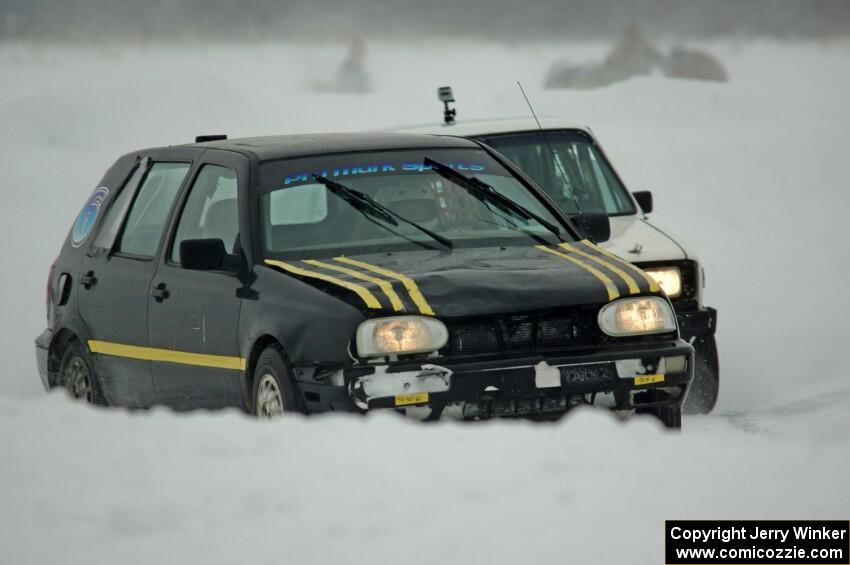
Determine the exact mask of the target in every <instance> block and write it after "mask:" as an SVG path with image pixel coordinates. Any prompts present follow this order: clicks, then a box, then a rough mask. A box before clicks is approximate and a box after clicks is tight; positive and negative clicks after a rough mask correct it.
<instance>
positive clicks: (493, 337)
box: [442, 306, 606, 356]
mask: <svg viewBox="0 0 850 565" xmlns="http://www.w3.org/2000/svg"><path fill="white" fill-rule="evenodd" d="M597 311H598V307H595V306H591V307H582V308H574V309H571V310H568V311H561V312H547V313H534V314H521V315H507V316H499V317H493V318H478V319H470V320H456V321H450V322H449V324H448V326H449V335H450V339H449V344H448V346H447V347H446V348H445V349H444V350H443V352H442V353H443V354H445V355H453V356H459V355H485V354H490V353H502V352H533V351H541V350H547V349H564V348H570V347H581V346H589V345H595V344H598V343H601V342H602V341H603V340H604V339H606V338H605V336H604V335H603V334H602V333H601V332H600V331H599V329H598V326H597V324H596V315H597Z"/></svg>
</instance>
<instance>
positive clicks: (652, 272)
mask: <svg viewBox="0 0 850 565" xmlns="http://www.w3.org/2000/svg"><path fill="white" fill-rule="evenodd" d="M644 271H646V274H647V275H649V276H650V277H652V278H653V279H655V282H657V283H658V286H660V287H661V290H663V291H664V294H666V295H667V296H669V297H670V298H676V297H677V296H679V295H680V294H682V273H681V272H680V271H679V268H678V267H664V268H662V269H644Z"/></svg>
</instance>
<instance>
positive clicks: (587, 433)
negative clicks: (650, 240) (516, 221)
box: [0, 43, 850, 564]
mask: <svg viewBox="0 0 850 565" xmlns="http://www.w3.org/2000/svg"><path fill="white" fill-rule="evenodd" d="M453 47H454V48H453V49H450V46H447V45H445V44H441V45H439V46H437V45H429V44H420V45H411V46H407V47H404V46H399V45H388V46H372V45H370V46H369V58H368V60H367V61H366V67H367V70H368V71H369V73H370V74H371V75H372V77H373V87H374V90H373V92H372V93H370V94H364V95H361V96H356V97H355V96H345V95H337V94H316V93H313V92H311V91H310V88H311V87H310V85H311V84H313V82H314V81H315V79H316V78H320V77H324V76H327V75H328V73H329V70H330V71H332V70H333V69H335V68H336V66H337V64H338V61H339V60H340V58H341V57H342V56H343V55H344V48H334V47H326V48H315V49H309V50H308V49H305V48H301V47H296V46H286V45H257V46H227V47H208V48H196V49H188V48H181V49H179V50H172V49H167V48H164V47H163V48H150V49H138V50H136V49H129V48H128V49H123V48H108V49H107V48H105V49H101V50H99V51H98V50H94V49H86V48H63V47H49V48H48V47H32V46H26V45H16V44H0V76H3V79H4V80H3V88H2V89H0V170H2V171H3V182H4V190H3V196H4V198H5V200H4V203H3V205H2V206H0V236H2V237H1V238H0V241H2V244H0V245H2V247H0V249H2V258H3V264H4V265H5V266H6V271H5V275H4V277H2V279H0V291H2V292H0V296H2V299H0V300H2V307H3V312H4V319H5V320H6V324H5V326H4V329H3V331H2V334H0V335H2V338H3V339H2V344H0V353H2V359H3V360H4V363H5V364H4V370H3V373H2V376H0V453H2V458H0V562H2V563H15V564H25V563H47V562H55V561H59V560H62V561H63V562H65V563H86V564H93V563H117V562H122V563H127V564H130V563H143V562H144V563H147V562H158V563H194V562H204V563H209V564H213V563H225V562H234V561H237V560H265V561H272V560H274V561H281V562H288V563H312V562H315V563H325V562H330V561H343V560H345V561H350V562H356V563H375V562H387V561H399V560H404V561H405V562H411V563H420V562H421V563H425V562H473V563H474V562H495V563H507V562H519V561H523V562H524V561H528V560H529V559H530V558H531V557H533V558H534V560H535V561H541V562H545V561H546V560H557V561H559V562H562V561H564V559H565V558H568V559H569V561H571V562H579V561H581V560H584V561H591V560H592V561H593V562H611V563H614V562H619V563H622V562H633V563H661V562H662V557H661V554H662V551H663V547H662V546H663V544H662V539H663V538H662V535H663V534H662V532H663V530H662V528H663V520H664V519H665V518H712V517H717V518H803V517H810V518H846V517H847V510H848V506H847V503H846V501H847V499H848V494H850V493H849V492H848V485H847V481H846V477H845V475H846V473H845V472H844V471H843V469H846V467H847V464H848V462H850V436H848V432H847V430H850V411H848V410H847V403H848V401H850V384H848V383H847V378H846V371H847V368H846V367H847V363H846V360H845V352H844V349H845V348H846V346H845V344H844V341H845V336H846V335H847V332H846V329H845V328H846V317H847V315H846V310H847V306H848V303H847V297H846V291H845V288H846V287H847V282H846V281H847V280H848V275H850V267H849V266H848V265H850V262H848V253H847V250H846V245H847V244H846V242H847V235H846V227H845V225H846V221H845V218H846V216H847V213H848V212H847V210H848V209H849V208H850V206H848V204H850V197H849V196H848V192H847V190H846V185H847V181H846V179H847V178H848V177H850V174H848V173H850V171H848V166H849V165H848V163H850V160H848V159H847V158H846V157H845V155H844V154H845V153H846V151H847V148H848V147H850V106H848V105H847V103H846V93H847V92H848V91H850V72H848V71H850V45H848V44H846V43H834V44H824V45H814V44H797V45H776V44H751V45H736V44H721V45H712V46H711V51H712V52H713V53H716V54H718V55H719V56H720V57H721V59H722V60H723V61H724V64H725V65H726V66H727V69H728V70H729V75H730V82H729V83H727V84H723V85H706V84H701V83H690V82H687V81H674V80H656V79H655V78H654V77H645V78H641V79H638V80H631V81H627V82H625V83H622V84H619V85H616V86H613V87H610V88H605V89H600V90H597V91H592V92H579V93H577V92H552V91H548V92H544V91H543V90H542V89H541V88H540V85H541V83H542V79H543V77H544V75H545V72H546V69H547V68H548V66H549V64H550V63H551V61H552V60H554V59H556V58H559V57H561V56H562V55H564V53H565V52H569V54H570V56H571V57H574V58H576V59H582V58H584V59H588V60H589V59H593V58H597V57H598V56H599V54H600V53H602V52H603V51H602V49H601V46H594V45H589V46H579V45H560V46H545V47H544V46H537V47H534V46H531V47H523V48H507V47H501V46H487V45H471V44H468V45H456V46H453ZM240 79H241V80H240ZM516 80H522V81H523V84H524V85H525V87H526V90H527V91H528V92H529V94H530V96H531V99H532V101H533V102H534V104H535V106H536V109H537V111H538V113H539V114H541V115H561V116H565V117H569V118H571V119H573V120H574V121H577V122H580V123H586V124H590V125H591V126H592V127H593V128H594V131H595V132H596V133H597V134H598V135H599V137H600V138H601V140H602V142H603V144H604V145H605V147H606V149H607V151H608V153H609V154H610V156H611V158H612V159H613V161H614V164H615V165H616V166H617V168H618V170H619V171H620V173H621V174H622V175H623V176H624V178H625V179H626V181H627V182H628V183H629V184H630V186H631V188H632V189H634V190H639V189H651V190H653V191H654V192H655V195H656V208H657V212H656V213H655V214H653V219H654V220H655V221H657V223H659V224H660V225H662V226H665V227H669V228H670V229H671V231H672V232H673V233H674V234H676V235H677V236H680V237H683V238H684V240H686V241H688V242H690V243H691V244H692V246H693V249H694V250H696V251H697V252H698V253H699V257H700V259H701V261H702V262H703V264H704V266H705V269H706V273H707V282H708V287H707V289H706V301H707V303H708V304H711V305H714V306H716V307H717V308H718V309H719V310H720V321H719V333H718V339H719V344H720V355H721V370H722V379H723V383H722V387H721V398H720V404H719V406H718V410H717V412H716V414H715V415H713V416H710V417H693V418H688V419H686V420H685V422H684V426H685V430H684V432H683V433H682V434H681V435H671V434H667V433H665V432H663V431H662V430H661V429H659V427H658V426H657V425H655V423H654V422H652V421H636V422H632V424H631V425H628V426H622V425H620V424H619V423H617V422H616V421H614V420H613V419H612V418H611V417H610V416H609V415H607V414H604V413H597V412H594V411H588V412H581V413H578V414H575V415H574V416H572V417H570V418H568V419H567V420H565V421H563V422H561V423H560V424H558V425H543V426H533V425H530V424H526V423H522V422H496V423H488V424H485V425H472V426H459V425H454V424H449V423H446V424H439V425H434V426H422V425H411V424H408V423H407V422H404V421H400V420H398V419H396V418H395V417H394V416H392V415H385V416H383V417H377V418H369V419H366V420H364V419H359V418H342V417H339V418H335V417H327V418H310V419H307V420H301V419H296V420H293V421H287V422H283V423H280V424H272V425H269V424H264V423H259V422H254V421H251V420H249V419H247V418H245V417H243V416H242V415H239V414H235V413H212V414H210V413H200V414H192V415H175V414H171V413H168V412H165V411H160V410H154V411H151V412H143V413H135V414H129V413H127V412H125V411H120V410H117V411H112V410H108V411H99V410H92V409H87V408H85V407H81V406H75V405H71V404H69V403H68V402H67V401H66V400H65V398H64V397H63V396H62V395H61V394H54V395H49V396H48V395H44V393H43V392H42V391H41V390H40V384H39V383H38V378H37V376H36V373H35V363H34V352H33V345H32V339H33V338H34V336H35V335H36V334H37V333H38V332H40V331H41V329H42V328H43V326H44V306H43V301H44V296H43V295H44V283H45V277H46V275H47V270H48V267H49V265H50V262H51V261H52V259H53V258H54V256H55V254H56V253H57V252H58V249H59V246H60V243H61V241H62V239H63V238H64V237H65V235H66V233H67V230H68V229H69V227H70V224H71V222H72V221H73V219H74V217H75V215H76V212H77V211H78V209H79V208H80V206H81V205H82V203H83V200H84V199H85V197H86V196H87V195H88V194H89V193H90V191H91V190H92V188H93V187H94V186H95V183H96V182H97V181H98V180H99V178H100V176H101V175H102V173H103V171H104V170H105V169H106V167H107V166H108V165H109V164H110V163H111V162H112V160H114V159H115V158H116V157H117V156H118V155H119V154H120V153H122V152H124V151H129V150H131V149H134V148H138V147H144V146H151V145H158V144H169V143H182V142H185V141H190V140H192V138H193V137H194V136H195V135H196V134H201V133H219V132H226V133H228V134H230V135H232V136H238V135H253V134H265V133H286V132H298V131H310V130H322V131H330V130H356V129H364V128H379V127H386V126H390V125H404V124H411V123H417V122H420V123H421V122H434V121H437V120H439V119H440V115H441V114H440V112H441V107H440V105H439V104H438V103H437V101H436V97H435V89H436V87H437V86H441V85H444V84H451V85H452V86H453V87H454V91H455V94H456V96H457V99H458V108H459V115H458V118H459V119H469V118H474V117H492V116H500V115H502V116H504V115H525V114H526V113H527V109H526V107H525V103H524V101H523V100H522V97H521V96H520V95H519V92H518V90H517V89H516V87H515V81H516ZM612 535H613V536H616V537H614V538H613V539H612Z"/></svg>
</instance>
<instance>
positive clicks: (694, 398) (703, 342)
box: [683, 336, 720, 414]
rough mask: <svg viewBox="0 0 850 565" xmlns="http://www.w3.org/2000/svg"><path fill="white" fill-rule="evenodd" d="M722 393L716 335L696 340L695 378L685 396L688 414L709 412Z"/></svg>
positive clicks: (685, 408) (685, 406) (685, 407)
mask: <svg viewBox="0 0 850 565" xmlns="http://www.w3.org/2000/svg"><path fill="white" fill-rule="evenodd" d="M719 393H720V364H719V362H718V359H717V342H716V341H715V339H714V336H708V337H701V338H698V339H697V340H696V341H695V342H694V380H693V382H692V383H691V386H690V388H689V389H688V395H687V396H686V397H685V402H684V405H683V406H684V410H685V413H686V414H708V413H709V412H711V411H712V410H713V409H714V406H715V404H717V397H718V395H719Z"/></svg>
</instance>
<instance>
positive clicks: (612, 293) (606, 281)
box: [535, 245, 620, 300]
mask: <svg viewBox="0 0 850 565" xmlns="http://www.w3.org/2000/svg"><path fill="white" fill-rule="evenodd" d="M535 247H536V248H537V249H540V250H541V251H545V252H546V253H551V254H552V255H555V256H556V257H560V258H561V259H563V260H564V261H568V262H570V263H572V264H573V265H578V266H579V267H581V268H582V269H584V270H585V271H587V272H588V273H590V274H591V275H593V276H594V277H596V278H597V279H599V282H601V283H602V284H603V285H605V290H607V291H608V300H614V299H615V298H619V296H620V291H619V290H617V285H615V284H614V281H612V280H611V279H610V278H609V277H608V276H607V275H606V274H605V273H603V272H602V271H600V270H599V269H597V268H596V267H593V266H592V265H588V264H587V263H585V262H584V261H579V260H578V259H576V258H575V257H571V256H569V255H567V254H565V253H561V252H560V251H555V250H554V249H551V248H549V247H546V246H545V245H535Z"/></svg>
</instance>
